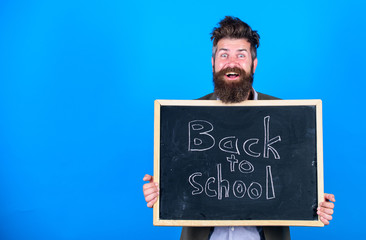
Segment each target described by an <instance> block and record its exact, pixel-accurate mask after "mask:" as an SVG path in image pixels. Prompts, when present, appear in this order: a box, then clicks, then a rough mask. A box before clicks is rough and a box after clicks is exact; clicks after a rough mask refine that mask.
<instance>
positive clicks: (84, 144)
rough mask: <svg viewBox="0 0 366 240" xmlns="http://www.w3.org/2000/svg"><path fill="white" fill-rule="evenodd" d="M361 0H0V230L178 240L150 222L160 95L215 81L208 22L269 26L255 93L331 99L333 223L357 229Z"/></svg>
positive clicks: (357, 233) (339, 230) (317, 234)
mask: <svg viewBox="0 0 366 240" xmlns="http://www.w3.org/2000/svg"><path fill="white" fill-rule="evenodd" d="M365 10H366V8H365V4H364V3H363V1H313V0H311V1H304V2H297V1H267V2H266V1H243V0H241V1H216V0H212V1H192V0H187V1H178V2H174V1H135V2H128V3H126V2H123V1H68V0H63V1H4V0H2V1H0V239H6V240H12V239H16V240H23V239H24V240H25V239H39V240H43V239H45V240H46V239H47V240H49V239H53V240H58V239H60V240H61V239H62V240H63V239H83V240H84V239H85V240H86V239H88V240H89V239H146V238H148V239H178V238H179V233H180V228H175V227H153V226H152V210H151V209H148V208H147V207H146V203H145V201H144V198H143V194H142V185H143V181H142V178H143V176H144V174H145V173H150V174H151V173H152V172H153V101H154V100H155V99H195V98H198V97H200V96H202V95H205V94H207V93H209V92H211V91H212V88H213V87H212V80H211V79H212V73H211V61H210V58H211V41H210V39H209V38H210V35H209V33H210V32H211V30H212V28H213V27H214V26H216V23H218V22H219V21H220V20H221V19H222V18H223V17H224V16H225V15H233V16H237V17H239V18H241V19H242V20H244V21H246V22H248V23H249V24H250V25H251V26H252V28H253V29H256V30H258V31H259V34H260V36H261V45H260V47H259V49H258V67H257V71H256V74H255V80H254V87H255V89H256V90H257V91H260V92H264V93H267V94H271V95H273V96H277V97H280V98H283V99H322V100H323V125H324V165H325V170H324V176H325V191H326V192H331V193H334V194H335V195H336V199H337V203H336V209H335V214H334V220H333V221H332V222H331V225H330V226H327V227H325V228H309V227H294V228H292V236H293V238H294V239H309V236H310V235H313V237H312V239H324V238H328V239H351V238H357V237H358V238H360V237H362V236H363V235H364V234H362V233H361V231H362V228H363V220H364V219H363V217H364V215H365V210H364V207H363V205H364V204H363V200H364V199H365V197H366V193H365V190H364V189H363V188H364V186H365V184H364V178H363V177H364V172H365V167H364V165H365V164H364V162H365V160H366V159H365V147H366V144H365V141H364V138H365V137H364V136H365V134H366V131H365V124H364V122H365V117H364V112H365V110H364V108H365V107H364V102H365V101H364V99H363V95H364V94H365V90H364V89H365V86H366V84H365V82H366V71H365V69H366V61H365V55H366V49H365V42H366V35H365V23H366V19H365Z"/></svg>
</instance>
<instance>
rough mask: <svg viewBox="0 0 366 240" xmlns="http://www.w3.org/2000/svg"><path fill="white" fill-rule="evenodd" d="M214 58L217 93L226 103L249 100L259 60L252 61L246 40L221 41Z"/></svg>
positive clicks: (213, 66)
mask: <svg viewBox="0 0 366 240" xmlns="http://www.w3.org/2000/svg"><path fill="white" fill-rule="evenodd" d="M216 47H217V50H216V54H215V59H214V58H212V68H213V79H214V84H215V93H216V94H217V95H218V97H219V98H220V100H221V101H223V102H226V103H233V102H241V101H244V100H247V99H248V97H249V94H250V92H251V91H252V83H253V73H254V71H255V69H256V67H257V59H255V60H254V61H252V56H251V52H250V43H249V42H248V41H247V40H246V39H229V38H224V39H221V40H220V41H219V42H218V43H217V46H216Z"/></svg>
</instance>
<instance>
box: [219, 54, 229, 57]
mask: <svg viewBox="0 0 366 240" xmlns="http://www.w3.org/2000/svg"><path fill="white" fill-rule="evenodd" d="M220 56H221V57H222V58H227V56H228V55H227V53H223V54H221V55H220Z"/></svg>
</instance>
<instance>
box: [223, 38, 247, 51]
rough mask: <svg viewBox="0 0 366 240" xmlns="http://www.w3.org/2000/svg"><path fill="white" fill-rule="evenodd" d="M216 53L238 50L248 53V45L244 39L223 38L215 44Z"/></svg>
mask: <svg viewBox="0 0 366 240" xmlns="http://www.w3.org/2000/svg"><path fill="white" fill-rule="evenodd" d="M216 47H217V51H220V50H225V49H226V50H229V51H237V50H239V49H245V50H247V51H248V52H249V50H250V43H249V42H248V40H247V39H246V38H239V39H236V38H223V39H220V40H219V41H218V42H217V46H216Z"/></svg>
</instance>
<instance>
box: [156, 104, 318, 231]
mask: <svg viewBox="0 0 366 240" xmlns="http://www.w3.org/2000/svg"><path fill="white" fill-rule="evenodd" d="M161 106H227V107H230V106H315V107H316V140H317V141H316V143H317V144H316V145H317V146H316V148H317V151H316V152H317V190H318V191H317V193H318V197H317V201H318V203H320V202H322V201H324V183H323V133H322V102H321V100H260V101H244V102H242V103H235V104H224V103H222V102H221V101H216V100H156V101H155V113H154V115H155V116H154V181H155V182H157V183H159V180H160V108H161ZM159 208H160V206H159V200H158V201H157V203H155V205H154V210H153V212H154V214H153V215H154V216H153V223H154V225H157V226H324V224H323V223H322V222H321V221H320V219H319V217H318V220H315V221H314V220H311V221H309V220H304V221H302V220H283V221H282V220H163V219H160V218H159Z"/></svg>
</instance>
